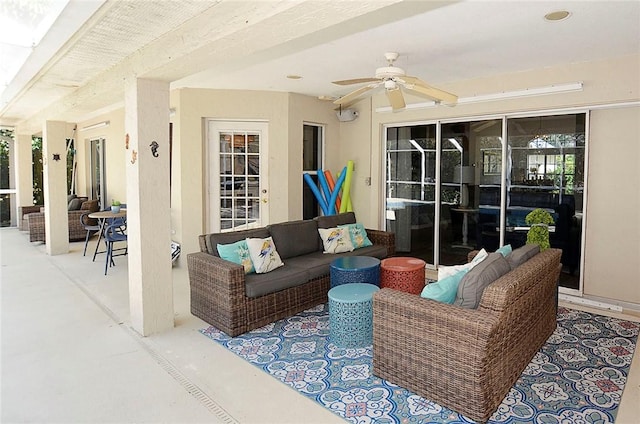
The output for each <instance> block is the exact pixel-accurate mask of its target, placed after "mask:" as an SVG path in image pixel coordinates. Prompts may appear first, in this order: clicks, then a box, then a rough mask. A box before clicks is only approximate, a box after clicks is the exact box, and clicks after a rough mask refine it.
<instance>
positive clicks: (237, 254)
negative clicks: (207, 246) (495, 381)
mask: <svg viewBox="0 0 640 424" xmlns="http://www.w3.org/2000/svg"><path fill="white" fill-rule="evenodd" d="M217 248H218V255H220V257H221V258H222V259H224V260H227V261H229V262H233V263H236V264H238V265H242V266H243V267H244V273H245V274H251V273H253V272H255V271H256V270H255V269H254V267H253V262H251V256H250V255H249V246H248V245H247V241H246V240H239V241H237V242H235V243H231V244H218V245H217Z"/></svg>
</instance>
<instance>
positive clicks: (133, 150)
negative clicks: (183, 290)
mask: <svg viewBox="0 0 640 424" xmlns="http://www.w3.org/2000/svg"><path fill="white" fill-rule="evenodd" d="M125 132H126V135H125V137H124V138H123V140H122V141H121V143H122V146H123V148H124V149H126V151H125V161H126V168H127V234H128V245H129V305H130V309H131V323H132V326H133V328H134V329H135V330H136V331H138V332H139V333H140V334H142V335H143V336H148V335H151V334H153V333H157V332H161V331H164V330H167V329H170V328H173V315H174V312H173V278H172V271H171V217H170V209H169V208H170V205H169V84H168V83H166V82H161V81H152V80H145V79H135V78H131V79H129V80H127V81H126V83H125Z"/></svg>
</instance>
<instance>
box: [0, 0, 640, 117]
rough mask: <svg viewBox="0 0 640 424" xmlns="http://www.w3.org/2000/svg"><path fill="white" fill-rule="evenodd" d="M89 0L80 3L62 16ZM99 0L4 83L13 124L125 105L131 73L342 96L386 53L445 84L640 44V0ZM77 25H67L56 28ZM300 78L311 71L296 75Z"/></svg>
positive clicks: (625, 51)
mask: <svg viewBox="0 0 640 424" xmlns="http://www.w3.org/2000/svg"><path fill="white" fill-rule="evenodd" d="M83 3H85V2H83V1H81V0H75V1H72V2H71V3H70V4H69V6H68V9H67V10H65V12H63V16H62V22H64V18H65V16H66V19H68V18H69V16H71V17H72V16H74V7H80V6H81V5H82V4H83ZM92 3H93V4H94V5H97V11H96V12H95V14H94V15H93V16H92V17H91V18H89V19H88V20H87V21H86V23H85V24H84V25H83V26H82V27H81V28H80V29H79V30H78V31H77V32H76V33H75V35H73V36H72V37H71V38H70V39H69V41H68V42H67V43H66V44H64V46H63V47H62V48H61V49H60V50H57V49H56V50H54V49H51V50H50V51H49V52H48V53H49V55H48V56H50V59H48V60H46V61H45V60H43V59H42V58H41V63H38V62H35V61H33V63H28V64H27V65H26V66H25V68H23V71H21V78H17V79H16V80H15V81H14V82H13V83H12V84H11V85H10V86H9V87H8V89H7V90H5V92H4V93H3V95H2V98H1V99H0V100H1V103H0V108H1V109H0V124H4V125H10V124H19V125H24V126H25V128H28V127H34V128H41V121H42V120H44V119H60V120H67V121H74V120H81V119H86V118H87V117H88V116H90V115H92V114H95V113H97V111H101V110H105V109H108V108H110V107H113V105H121V104H122V99H123V94H122V93H123V86H124V84H123V82H122V80H123V78H126V77H128V76H131V75H132V74H135V75H137V76H140V77H145V78H160V79H164V80H166V81H170V82H171V87H172V88H180V87H202V88H225V89H254V90H277V91H287V92H295V93H301V94H307V95H311V96H331V97H335V96H341V95H344V94H346V93H348V92H349V91H351V90H353V89H354V88H356V87H357V86H356V87H353V86H346V87H344V86H337V85H335V84H331V81H334V80H341V79H351V78H360V77H369V76H373V74H374V72H375V68H377V67H380V66H384V65H385V60H384V56H383V55H384V52H386V51H396V52H399V53H400V54H401V56H400V58H399V60H398V62H397V65H398V66H400V67H402V68H404V69H405V70H406V71H407V73H408V74H409V75H413V76H417V77H419V78H421V79H423V80H425V81H427V82H429V83H431V84H433V85H435V86H440V87H443V88H445V89H446V86H447V84H449V83H452V82H455V81H460V80H466V79H474V78H481V77H486V76H491V75H499V74H505V73H513V72H518V71H524V70H530V69H540V68H544V67H549V66H554V65H560V64H564V63H574V62H581V61H591V60H602V59H606V58H614V57H619V56H624V55H631V54H639V53H640V2H639V1H635V0H632V1H620V2H615V1H524V2H520V1H446V2H445V1H442V2H437V1H426V0H425V1H417V0H412V1H399V0H373V1H359V0H353V1H345V0H342V1H338V0H326V1H323V2H318V1H295V2H293V1H276V0H270V1H241V2H239V1H232V0H219V1H202V0H190V1H187V0H183V1H170V0H162V1H153V2H152V1H144V0H130V1H122V0H109V1H106V2H104V4H101V1H96V0H93V1H92ZM85 9H86V3H85ZM562 9H565V10H568V11H570V12H571V15H570V17H569V18H568V19H566V20H563V21H560V22H553V23H551V22H547V21H545V20H544V19H543V17H544V15H545V14H546V13H549V12H552V11H556V10H562ZM65 13H66V15H65ZM85 13H86V12H85ZM65 28H67V31H68V25H66V26H62V27H60V26H58V27H56V26H55V25H54V29H53V30H52V32H51V33H50V34H48V35H47V37H50V38H51V39H53V38H55V37H56V34H59V33H60V32H61V31H64V29H65ZM47 37H45V40H44V41H43V44H45V41H46V39H47ZM41 53H42V52H41ZM40 56H41V57H42V56H43V55H42V54H41V55H40ZM3 60H5V58H3ZM29 67H31V72H29ZM31 74H33V76H32V77H31V76H29V75H31ZM291 74H294V75H300V76H302V78H301V79H298V80H291V79H287V78H286V76H287V75H291ZM25 76H29V78H25ZM456 94H459V95H470V94H472V93H456Z"/></svg>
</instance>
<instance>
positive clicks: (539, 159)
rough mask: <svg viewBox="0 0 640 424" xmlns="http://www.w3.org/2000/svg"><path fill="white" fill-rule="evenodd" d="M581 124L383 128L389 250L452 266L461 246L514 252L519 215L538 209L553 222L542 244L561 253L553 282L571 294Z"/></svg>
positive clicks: (559, 119)
mask: <svg viewBox="0 0 640 424" xmlns="http://www.w3.org/2000/svg"><path fill="white" fill-rule="evenodd" d="M586 119H587V116H586V114H585V113H572V114H563V115H550V116H530V117H506V116H505V117H502V118H492V119H484V120H467V121H460V122H442V123H441V122H437V123H433V124H418V125H408V126H393V127H388V128H387V129H386V140H385V145H386V151H385V153H386V155H385V156H386V164H385V170H386V196H385V213H386V223H387V229H388V230H391V231H394V232H395V233H396V249H397V251H398V252H399V253H401V254H408V255H411V256H416V257H420V258H422V259H424V260H425V261H427V262H428V263H430V264H439V265H453V264H459V263H464V262H466V257H467V253H468V252H469V250H470V249H478V248H486V249H487V250H488V251H494V250H496V249H497V248H498V247H500V246H501V245H504V244H511V246H512V247H513V248H517V247H519V246H522V245H524V244H525V243H526V237H527V231H528V229H529V228H530V227H529V225H528V224H527V223H526V216H527V214H529V213H530V212H531V211H533V210H534V209H538V208H540V209H543V210H545V211H547V212H549V214H550V215H551V217H552V218H553V220H554V224H553V225H551V227H550V244H551V246H552V247H556V248H559V249H562V251H563V256H562V263H563V265H564V268H563V274H562V278H561V281H560V284H561V285H562V286H564V287H567V288H571V289H579V280H580V278H579V273H580V262H581V245H580V241H581V238H582V235H581V234H582V211H583V192H584V188H585V187H584V186H585V179H584V174H585V166H586V163H585V144H586ZM436 134H438V135H439V137H436ZM504 140H506V143H505V142H504Z"/></svg>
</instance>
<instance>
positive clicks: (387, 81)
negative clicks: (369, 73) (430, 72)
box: [333, 53, 458, 111]
mask: <svg viewBox="0 0 640 424" xmlns="http://www.w3.org/2000/svg"><path fill="white" fill-rule="evenodd" d="M384 57H385V58H386V59H387V66H384V67H382V68H378V69H376V76H375V77H372V78H356V79H349V80H342V81H333V83H334V84H337V85H351V84H362V83H367V85H365V86H362V87H360V88H358V89H357V90H354V91H352V92H351V93H348V94H346V95H344V96H342V97H340V98H339V99H337V100H335V101H334V102H333V103H334V104H336V105H339V106H340V107H341V108H343V107H347V106H349V105H350V104H352V103H354V102H355V101H356V100H358V98H359V97H360V96H362V95H363V94H365V93H367V92H369V91H371V90H374V89H376V88H380V87H383V88H384V89H385V92H386V94H387V98H388V99H389V103H390V104H391V108H392V109H393V110H394V111H396V110H398V109H402V108H404V107H405V106H406V104H405V101H404V96H403V94H402V91H401V90H400V89H401V88H402V89H404V90H409V92H411V93H414V94H417V95H419V96H423V97H427V98H429V99H431V100H433V101H435V102H436V103H445V104H450V105H453V104H455V103H456V102H457V101H458V96H456V95H454V94H451V93H447V92H446V91H443V90H440V89H438V88H435V87H432V86H430V85H429V84H427V83H426V82H424V81H422V80H421V79H419V78H417V77H412V76H409V75H407V74H406V73H405V72H404V69H402V68H398V67H397V66H394V65H393V63H394V62H395V61H396V59H398V53H385V54H384Z"/></svg>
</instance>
